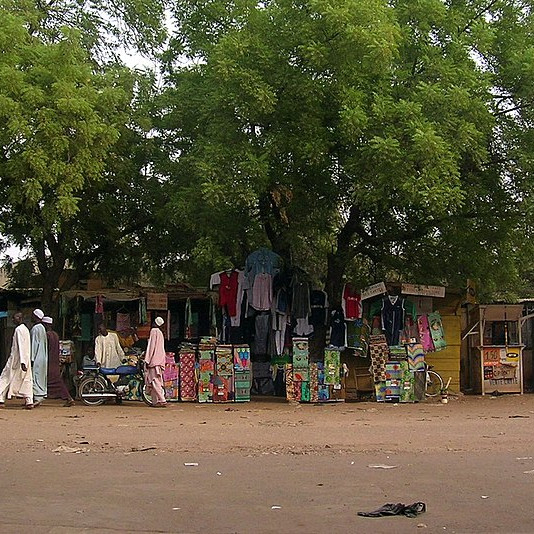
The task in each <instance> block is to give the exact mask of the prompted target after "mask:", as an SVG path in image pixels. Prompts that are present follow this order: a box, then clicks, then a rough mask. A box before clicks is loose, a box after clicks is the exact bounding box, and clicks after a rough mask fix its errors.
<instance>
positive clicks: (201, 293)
mask: <svg viewBox="0 0 534 534" xmlns="http://www.w3.org/2000/svg"><path fill="white" fill-rule="evenodd" d="M147 293H166V294H167V296H168V298H169V300H180V299H186V298H192V299H206V298H209V295H208V293H207V292H206V291H205V290H203V289H199V288H195V287H193V286H191V285H189V284H187V283H185V282H180V283H176V284H169V285H166V286H164V287H149V286H136V287H134V288H125V289H97V290H92V291H89V290H86V289H72V290H69V291H62V292H61V295H62V296H63V297H64V298H66V299H68V300H71V299H73V298H76V297H82V298H83V299H84V300H94V299H96V297H100V296H102V297H104V298H105V299H106V300H107V301H116V302H126V301H132V300H139V299H140V298H143V297H145V296H146V295H147Z"/></svg>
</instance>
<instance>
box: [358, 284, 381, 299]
mask: <svg viewBox="0 0 534 534" xmlns="http://www.w3.org/2000/svg"><path fill="white" fill-rule="evenodd" d="M384 293H387V290H386V284H384V282H378V284H373V285H372V286H368V287H366V288H365V289H362V300H365V299H370V298H372V297H376V296H378V295H383V294H384Z"/></svg>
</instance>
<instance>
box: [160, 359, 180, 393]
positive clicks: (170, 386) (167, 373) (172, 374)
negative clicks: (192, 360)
mask: <svg viewBox="0 0 534 534" xmlns="http://www.w3.org/2000/svg"><path fill="white" fill-rule="evenodd" d="M179 374H180V366H179V365H178V364H177V363H176V362H175V360H174V352H167V353H166V354H165V370H164V371H163V387H164V389H165V398H166V399H167V400H168V401H177V400H178V399H179V398H180V397H179V391H180V388H179V382H180V376H179Z"/></svg>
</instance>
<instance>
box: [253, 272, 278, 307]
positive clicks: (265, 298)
mask: <svg viewBox="0 0 534 534" xmlns="http://www.w3.org/2000/svg"><path fill="white" fill-rule="evenodd" d="M272 300H273V278H272V276H271V275H270V274H267V273H262V274H258V275H257V276H256V278H255V279H254V285H253V286H252V302H251V306H252V307H253V308H254V309H255V310H258V311H267V310H270V309H271V304H272Z"/></svg>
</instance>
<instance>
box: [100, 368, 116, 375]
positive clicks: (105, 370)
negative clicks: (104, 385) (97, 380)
mask: <svg viewBox="0 0 534 534" xmlns="http://www.w3.org/2000/svg"><path fill="white" fill-rule="evenodd" d="M100 372H101V373H102V374H103V375H116V374H117V369H115V367H101V368H100Z"/></svg>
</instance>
